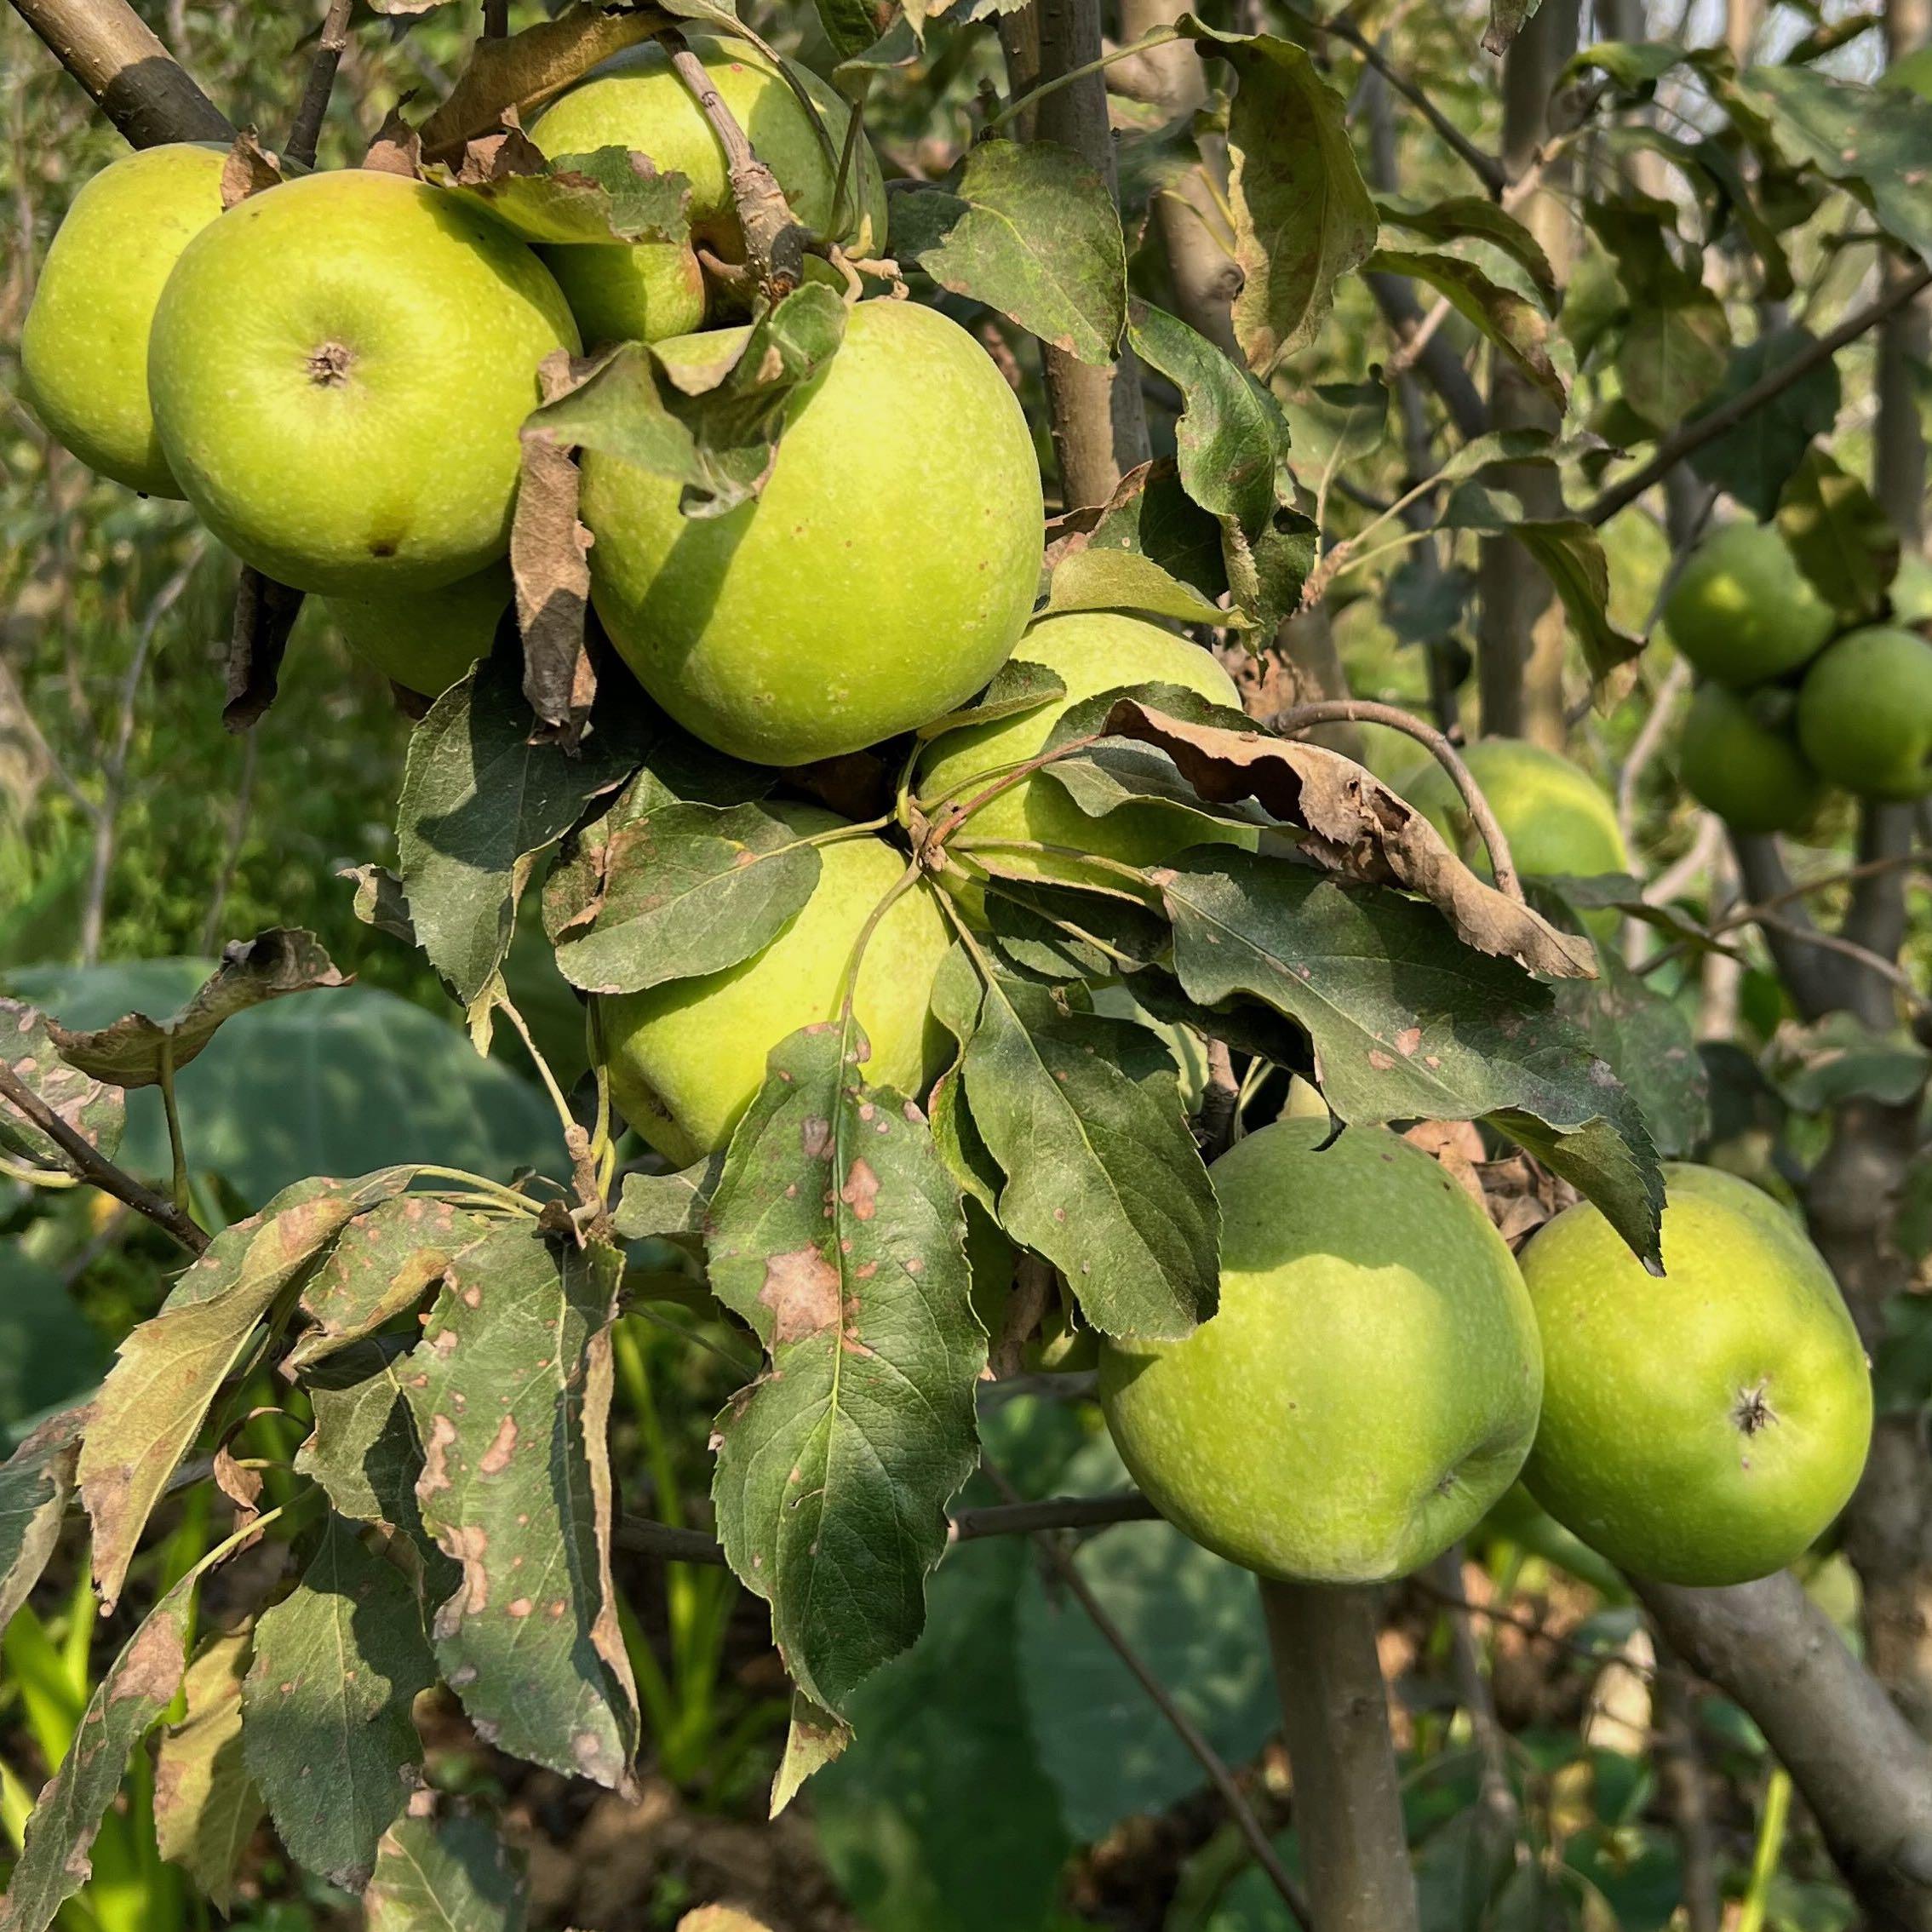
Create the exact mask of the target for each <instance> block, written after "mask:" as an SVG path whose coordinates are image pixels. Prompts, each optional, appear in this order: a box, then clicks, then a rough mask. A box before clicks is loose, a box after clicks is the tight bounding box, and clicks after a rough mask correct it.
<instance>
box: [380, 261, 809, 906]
mask: <svg viewBox="0 0 1932 1932" xmlns="http://www.w3.org/2000/svg"><path fill="white" fill-rule="evenodd" d="M845 332H846V305H845V303H844V302H843V301H841V300H840V297H839V295H838V294H837V292H836V291H835V290H832V289H829V288H827V287H826V286H825V285H824V284H823V283H817V282H807V283H805V284H803V285H802V286H801V287H800V288H797V289H794V290H793V291H792V292H791V294H789V295H787V296H786V297H785V298H784V299H783V301H780V302H778V303H777V305H776V306H775V307H771V308H770V309H767V310H766V311H765V313H764V314H763V315H761V316H760V318H759V319H758V320H757V321H756V322H754V324H752V326H751V327H750V328H749V329H748V330H742V331H741V330H735V329H734V330H717V331H715V332H714V334H713V335H711V336H709V337H708V338H707V340H708V341H710V342H711V343H713V344H714V345H715V346H716V347H717V350H718V353H717V354H716V355H715V357H714V358H713V359H711V360H709V361H707V362H702V363H701V362H694V361H686V360H682V359H680V360H679V361H678V362H675V363H672V362H667V361H665V360H664V359H663V358H661V357H659V356H657V355H656V354H655V353H653V352H652V351H651V349H649V348H647V347H645V346H644V345H643V344H642V343H639V342H628V343H625V344H623V345H622V346H621V347H618V348H616V349H615V350H613V351H612V352H611V353H610V354H608V355H606V356H605V357H604V358H601V359H600V360H599V362H598V363H597V364H594V365H593V368H592V369H591V370H590V371H589V372H588V374H587V375H586V376H584V378H583V379H582V381H579V382H578V383H577V384H576V387H573V388H571V389H570V390H569V391H567V392H566V393H565V394H563V395H561V396H559V398H557V399H556V400H555V401H553V402H551V403H547V404H545V405H544V407H543V408H542V409H540V410H537V411H536V414H535V415H534V416H531V417H530V421H529V423H528V425H527V426H526V428H525V434H526V435H530V434H536V433H543V434H546V435H547V436H548V437H549V438H550V439H552V440H553V442H555V443H557V444H559V445H563V444H574V445H575V446H576V447H577V448H579V449H584V450H601V451H603V452H604V453H605V454H606V455H608V456H616V457H618V458H620V459H621V460H622V461H623V462H628V463H634V464H636V465H638V466H639V467H640V468H644V469H648V470H651V471H654V472H655V473H657V474H658V475H661V476H668V477H669V478H671V479H673V480H674V482H678V483H681V484H683V485H684V495H683V498H682V501H681V507H682V508H683V511H684V513H685V515H686V516H688V517H720V516H723V515H725V513H727V512H728V511H731V510H734V509H736V508H737V507H738V505H739V504H741V503H747V502H750V501H751V500H752V499H753V498H754V496H757V495H758V493H759V492H760V490H762V489H763V488H764V487H765V478H766V477H767V476H768V475H769V474H770V473H771V463H772V459H773V457H774V456H775V455H776V453H777V447H778V439H779V437H780V435H781V434H782V433H783V427H784V421H785V416H786V413H787V411H788V409H789V408H790V406H791V404H792V402H793V401H794V398H795V397H796V396H797V394H798V393H799V392H800V390H801V389H802V388H804V387H805V385H806V384H808V383H809V382H811V381H812V380H813V378H814V377H816V376H817V375H818V374H819V373H820V372H821V371H822V370H823V369H824V368H825V367H826V365H827V364H828V363H829V362H830V361H831V359H832V358H833V357H834V355H836V354H837V353H838V350H839V345H840V342H841V341H843V340H844V339H845ZM410 903H412V904H413V903H415V895H414V894H413V893H412V894H411V895H410Z"/></svg>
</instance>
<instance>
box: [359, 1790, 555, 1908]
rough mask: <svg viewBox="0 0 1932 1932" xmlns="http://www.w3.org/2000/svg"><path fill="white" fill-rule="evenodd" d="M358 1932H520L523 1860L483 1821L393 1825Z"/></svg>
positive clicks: (412, 1820)
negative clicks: (361, 1928)
mask: <svg viewBox="0 0 1932 1932" xmlns="http://www.w3.org/2000/svg"><path fill="white" fill-rule="evenodd" d="M362 1902H363V1925H364V1932H524V1927H525V1924H526V1923H527V1922H528V1908H529V1902H530V1901H529V1899H528V1896H527V1895H526V1893H525V1886H524V1878H523V1861H522V1859H521V1858H520V1857H519V1855H518V1854H517V1853H516V1852H515V1851H513V1849H511V1847H509V1846H508V1845H507V1844H506V1843H504V1842H503V1838H502V1834H501V1833H500V1832H497V1831H496V1828H495V1826H493V1825H492V1823H491V1822H490V1820H489V1819H488V1818H485V1817H473V1816H461V1817H450V1818H443V1819H439V1820H430V1819H427V1818H418V1817H413V1816H412V1817H408V1818H401V1819H398V1820H397V1821H396V1823H395V1824H394V1825H393V1826H391V1827H390V1829H389V1830H388V1831H387V1832H385V1833H384V1834H383V1837H382V1842H381V1844H380V1845H379V1846H378V1847H377V1848H376V1876H375V1877H374V1878H371V1879H370V1882H369V1889H368V1890H367V1891H365V1892H364V1894H363V1900H362Z"/></svg>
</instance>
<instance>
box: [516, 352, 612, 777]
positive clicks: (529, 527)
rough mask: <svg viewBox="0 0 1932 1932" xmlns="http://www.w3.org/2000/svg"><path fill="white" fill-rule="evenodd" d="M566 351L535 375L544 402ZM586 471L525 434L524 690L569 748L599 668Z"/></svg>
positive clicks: (521, 521) (534, 431)
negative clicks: (594, 660) (589, 638)
mask: <svg viewBox="0 0 1932 1932" xmlns="http://www.w3.org/2000/svg"><path fill="white" fill-rule="evenodd" d="M570 370H571V358H570V354H569V352H568V351H566V350H564V349H559V350H558V351H557V352H556V353H554V354H553V355H551V356H548V357H547V358H545V360H544V363H543V366H542V369H541V370H539V371H538V372H537V374H538V381H539V386H540V387H541V389H542V396H543V399H544V401H545V402H549V401H551V400H552V399H553V398H555V397H556V396H558V395H559V394H560V393H564V392H565V389H566V388H567V387H569V385H570V382H571V381H572V376H571V373H570ZM582 480H583V479H582V475H581V473H579V471H578V469H577V465H576V457H575V456H573V455H572V454H571V452H570V450H568V449H567V448H565V447H564V446H562V445H561V444H559V442H558V441H557V439H556V438H555V437H554V436H553V435H551V434H550V433H548V432H547V431H545V430H543V429H541V428H530V429H525V431H524V433H523V472H522V475H521V477H520V479H519V482H518V484H517V505H516V511H515V513H514V515H513V518H512V519H511V524H510V573H511V576H512V577H513V579H514V581H515V584H516V597H517V629H518V633H519V635H520V636H521V637H522V639H523V649H524V696H525V697H526V698H527V699H529V701H530V709H531V710H532V711H534V712H535V713H536V715H537V717H538V719H540V720H541V721H542V723H543V724H545V725H547V726H548V727H549V735H550V736H551V737H553V739H554V741H555V742H557V743H558V744H559V745H561V746H563V747H564V748H565V749H566V750H575V749H576V746H577V744H578V743H579V742H580V741H581V740H582V737H583V730H584V726H585V725H586V724H587V723H588V720H589V718H590V711H591V707H592V706H593V704H594V703H595V702H597V673H596V671H595V670H594V668H593V667H592V664H591V662H590V653H589V651H588V650H587V649H586V647H585V644H584V619H585V616H586V614H587V613H588V611H589V609H590V532H589V531H588V530H587V529H585V527H584V525H583V523H582V519H580V518H579V517H578V515H577V500H578V497H579V496H580V494H581V491H582Z"/></svg>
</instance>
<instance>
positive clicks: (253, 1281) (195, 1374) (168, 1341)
mask: <svg viewBox="0 0 1932 1932" xmlns="http://www.w3.org/2000/svg"><path fill="white" fill-rule="evenodd" d="M415 1176H416V1170H415V1169H414V1168H413V1167H391V1168H387V1169H385V1170H384V1171H383V1172H381V1173H377V1174H370V1175H368V1176H366V1177H364V1178H363V1179H361V1180H359V1181H354V1182H342V1181H335V1180H318V1181H303V1182H300V1183H298V1184H296V1185H295V1187H292V1188H289V1189H286V1190H284V1192H282V1193H281V1194H278V1195H277V1196H276V1197H275V1199H274V1200H272V1201H270V1202H269V1204H268V1205H267V1207H265V1208H263V1209H262V1211H261V1213H259V1214H255V1215H250V1216H249V1218H248V1219H247V1220H245V1221H238V1222H236V1223H235V1224H234V1225H233V1226H232V1227H231V1228H227V1229H225V1230H223V1231H222V1232H221V1234H219V1235H216V1236H215V1239H214V1241H212V1242H211V1243H210V1244H209V1248H208V1251H207V1253H204V1255H203V1256H202V1257H201V1258H200V1259H199V1260H198V1261H197V1262H195V1264H193V1266H192V1267H191V1268H189V1269H188V1270H186V1273H184V1274H183V1275H182V1276H181V1278H180V1279H179V1280H178V1281H176V1282H175V1286H174V1289H173V1291H172V1292H171V1293H169V1297H168V1299H167V1300H166V1301H165V1302H163V1304H162V1305H161V1312H160V1313H159V1314H158V1315H156V1316H153V1317H152V1319H151V1320H149V1321H144V1322H142V1323H141V1324H140V1327H138V1328H136V1329H135V1331H134V1332H133V1333H131V1334H130V1335H129V1337H128V1339H126V1340H125V1341H124V1342H123V1343H122V1344H121V1349H120V1353H119V1355H118V1357H117V1358H116V1360H115V1363H114V1367H113V1368H112V1371H111V1372H110V1373H109V1374H108V1377H107V1379H106V1382H105V1383H104V1384H103V1385H101V1390H100V1395H99V1396H97V1397H96V1398H95V1403H94V1412H93V1414H92V1416H91V1418H90V1419H89V1423H88V1428H87V1439H86V1441H85V1442H84V1443H83V1447H82V1449H81V1457H80V1489H81V1500H82V1501H83V1503H84V1504H85V1505H87V1513H88V1516H89V1519H90V1520H91V1521H92V1522H93V1524H94V1576H95V1583H96V1585H98V1586H99V1588H100V1597H101V1602H103V1604H104V1605H106V1607H107V1608H110V1609H112V1608H113V1606H114V1603H115V1601H116V1599H117V1598H118V1597H119V1596H120V1593H121V1585H122V1582H123V1579H124V1578H125V1577H126V1575H127V1574H128V1565H129V1562H131V1561H132V1560H133V1556H134V1553H135V1545H136V1544H137V1543H138V1542H139V1541H140V1534H141V1531H142V1529H143V1528H144V1527H145V1526H146V1522H147V1518H148V1514H149V1512H150V1511H152V1509H153V1507H154V1505H155V1504H156V1502H157V1501H158V1499H160V1495H161V1493H162V1490H163V1488H165V1487H166V1485H167V1482H168V1478H169V1476H171V1475H172V1474H173V1473H174V1470H175V1465H176V1464H178V1463H179V1462H180V1461H181V1458H182V1456H183V1455H184V1454H185V1453H186V1451H187V1449H188V1447H189V1445H190V1444H191V1443H192V1442H193V1441H194V1439H195V1437H196V1436H198V1434H199V1433H200V1431H201V1425H202V1421H203V1419H204V1417H205V1416H206V1415H207V1413H208V1408H209V1403H210V1402H213V1401H214V1399H215V1392H216V1390H219V1389H220V1387H221V1385H222V1383H223V1382H224V1381H226V1379H227V1378H228V1376H229V1375H230V1374H231V1373H233V1371H234V1370H235V1369H236V1368H237V1367H238V1366H239V1365H240V1363H241V1362H242V1360H243V1358H244V1356H245V1354H246V1353H247V1351H248V1350H249V1345H250V1343H251V1341H252V1339H253V1338H254V1336H255V1331H256V1328H257V1327H258V1326H259V1325H260V1324H261V1322H262V1321H265V1320H268V1319H270V1318H271V1317H272V1315H273V1312H274V1310H275V1308H276V1305H277V1304H278V1303H279V1302H281V1301H283V1300H284V1298H286V1297H287V1296H288V1295H289V1294H290V1292H291V1291H292V1290H293V1289H294V1288H295V1287H296V1286H297V1285H298V1284H299V1283H300V1282H301V1281H302V1280H303V1278H304V1277H305V1276H307V1274H308V1272H309V1271H310V1270H312V1268H313V1267H314V1266H315V1265H316V1264H317V1262H318V1259H319V1258H321V1256H322V1255H323V1253H324V1252H325V1251H326V1250H327V1248H328V1247H329V1246H330V1243H331V1242H332V1241H334V1240H335V1237H336V1235H339V1234H340V1233H341V1230H343V1229H344V1228H345V1227H347V1225H348V1224H349V1223H350V1222H351V1221H353V1219H354V1218H355V1217H356V1216H357V1215H358V1214H359V1213H363V1212H364V1211H365V1210H366V1209H368V1208H370V1207H376V1205H377V1204H378V1203H380V1202H381V1201H385V1200H387V1199H389V1198H391V1197H392V1196H393V1195H398V1194H400V1193H401V1192H402V1191H403V1190H404V1189H405V1188H406V1187H408V1186H409V1184H410V1181H411V1180H413V1179H414V1178H415Z"/></svg>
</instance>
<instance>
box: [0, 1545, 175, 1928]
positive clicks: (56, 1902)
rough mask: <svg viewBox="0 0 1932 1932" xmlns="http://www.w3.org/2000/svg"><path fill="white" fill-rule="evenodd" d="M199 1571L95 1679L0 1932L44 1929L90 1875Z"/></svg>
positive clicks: (159, 1694)
mask: <svg viewBox="0 0 1932 1932" xmlns="http://www.w3.org/2000/svg"><path fill="white" fill-rule="evenodd" d="M197 1576H198V1572H196V1571H192V1570H191V1571H190V1572H189V1574H187V1575H186V1576H185V1577H184V1578H182V1579H181V1581H180V1582H179V1583H177V1584H176V1585H175V1587H174V1588H173V1589H172V1590H170V1591H169V1592H168V1594H167V1595H166V1596H165V1597H163V1598H162V1599H161V1601H160V1602H158V1603H157V1604H156V1605H155V1606H154V1608H152V1610H151V1611H149V1612H148V1614H147V1616H146V1619H145V1620H143V1621H142V1623H141V1624H140V1627H139V1628H138V1629H137V1630H136V1631H135V1633H134V1635H133V1636H132V1637H129V1639H128V1641H127V1642H126V1643H125V1644H124V1645H123V1647H122V1649H121V1653H120V1654H119V1655H118V1657H116V1658H115V1660H114V1661H113V1662H112V1664H111V1665H109V1666H108V1667H107V1670H106V1673H105V1674H104V1675H103V1676H102V1677H101V1679H100V1683H98V1684H96V1685H95V1691H94V1694H93V1696H92V1697H90V1698H89V1700H88V1704H87V1708H86V1710H85V1711H83V1712H82V1714H81V1719H80V1722H79V1723H78V1724H77V1725H76V1726H75V1727H74V1733H73V1742H72V1745H71V1746H69V1747H68V1750H67V1755H66V1757H65V1758H64V1759H62V1761H61V1763H60V1769H59V1770H57V1771H56V1772H55V1773H54V1775H53V1776H52V1777H51V1778H49V1780H47V1782H46V1784H45V1785H43V1786H42V1787H41V1792H40V1796H39V1797H38V1798H37V1799H36V1800H35V1803H34V1808H33V1811H32V1815H31V1816H30V1817H29V1818H28V1819H27V1821H26V1841H25V1843H23V1844H22V1846H21V1848H20V1857H19V1859H18V1860H16V1861H15V1863H14V1869H13V1873H12V1876H11V1877H10V1878H9V1880H8V1883H7V1890H6V1895H5V1896H4V1897H0V1932H47V1928H48V1927H49V1925H51V1924H52V1923H54V1917H55V1915H56V1914H57V1913H58V1912H60V1907H61V1906H63V1905H64V1904H65V1903H66V1901H67V1900H69V1899H71V1898H72V1896H73V1895H74V1894H75V1893H76V1892H77V1891H78V1890H79V1889H81V1887H82V1886H83V1885H84V1884H85V1883H87V1881H88V1878H89V1872H90V1871H91V1869H92V1860H91V1859H90V1857H89V1853H90V1852H91V1851H92V1849H93V1846H94V1841H95V1837H96V1836H97V1835H98V1833H99V1832H100V1822H101V1820H102V1819H103V1818H105V1817H106V1815H107V1808H108V1807H109V1806H110V1805H111V1804H112V1803H113V1802H114V1799H115V1797H116V1794H117V1793H118V1792H119V1791H120V1788H121V1780H122V1778H123V1775H124V1774H125V1773H126V1771H127V1769H128V1759H129V1757H130V1756H131V1755H132V1754H133V1751H134V1748H135V1744H136V1742H137V1741H138V1740H140V1738H141V1737H142V1736H143V1735H144V1734H146V1731H147V1729H148V1728H149V1726H150V1725H152V1724H153V1723H155V1722H156V1721H157V1720H158V1718H159V1717H161V1715H162V1714H163V1712H164V1711H166V1710H167V1708H168V1706H169V1705H170V1704H172V1703H173V1702H174V1701H175V1694H176V1692H178V1691H179V1690H180V1689H181V1673H182V1671H183V1668H184V1667H185V1665H186V1662H187V1634H188V1625H189V1621H190V1617H191V1614H192V1609H193V1606H194V1588H195V1583H196V1580H197Z"/></svg>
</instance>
